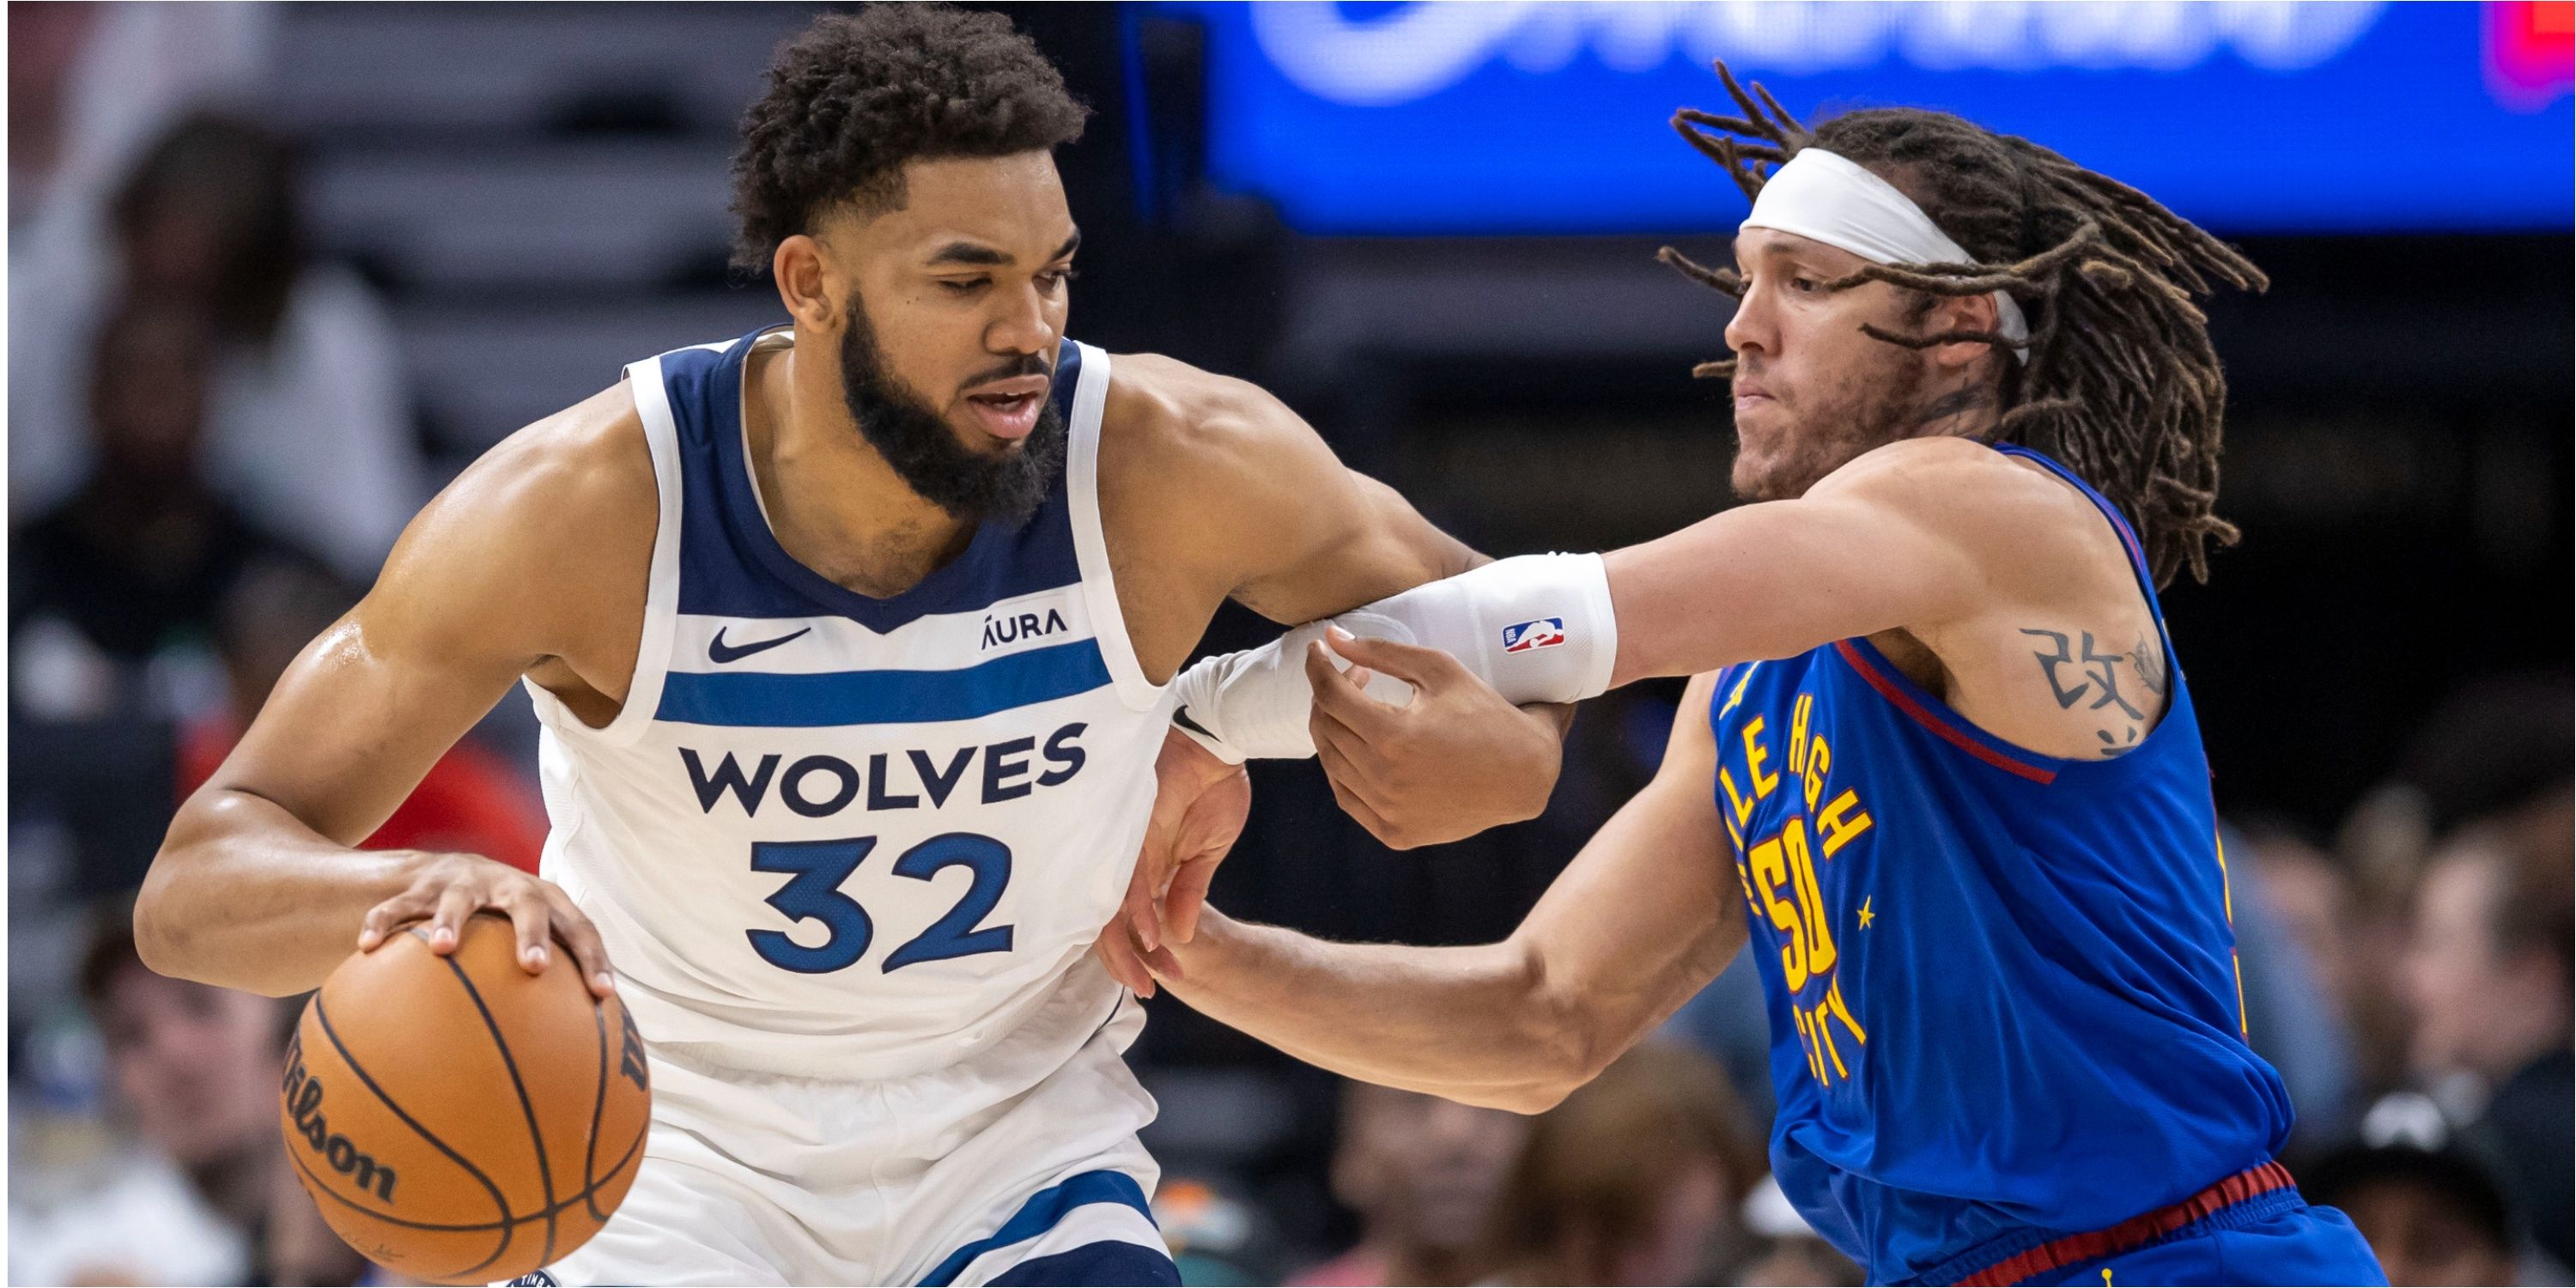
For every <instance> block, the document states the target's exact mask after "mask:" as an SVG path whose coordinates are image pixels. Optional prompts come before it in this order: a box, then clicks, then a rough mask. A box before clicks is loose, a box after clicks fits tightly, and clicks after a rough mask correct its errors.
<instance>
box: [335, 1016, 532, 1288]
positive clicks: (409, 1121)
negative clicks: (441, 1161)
mask: <svg viewBox="0 0 2576 1288" xmlns="http://www.w3.org/2000/svg"><path fill="white" fill-rule="evenodd" d="M313 1018H314V1019H315V1020H316V1021H318V1022H320V1024H321V1025H322V1036H324V1037H326V1038H329V1039H331V1049H332V1050H334V1051H337V1052H339V1053H340V1063H342V1064H344V1065H347V1066H348V1067H349V1072H351V1073H354V1074H356V1075H358V1081H359V1082H360V1083H362V1084H364V1085H365V1086H366V1088H367V1090H368V1091H371V1092H373V1093H375V1097H376V1100H377V1101H378V1102H379V1103H381V1104H383V1105H384V1107H385V1108H387V1109H390V1110H392V1111H393V1113H394V1117H396V1118H399V1119H402V1121H403V1125H404V1126H406V1127H409V1128H411V1129H412V1130H413V1131H415V1132H418V1133H419V1134H420V1138H421V1139H422V1140H425V1141H428V1142H429V1143H430V1145H431V1146H432V1147H434V1148H435V1149H437V1150H438V1152H439V1153H442V1154H445V1155H447V1156H448V1157H449V1158H451V1159H454V1160H456V1165H457V1166H458V1167H462V1168H464V1169H465V1172H466V1174H467V1175H469V1176H472V1177H473V1178H474V1180H475V1182H476V1183H477V1184H480V1185H481V1186H482V1187H483V1188H484V1189H485V1190H487V1191H490V1193H491V1195H492V1206H494V1207H496V1208H499V1209H500V1211H501V1220H502V1225H501V1230H502V1234H501V1243H500V1246H499V1247H496V1248H494V1249H492V1255H491V1256H488V1257H485V1258H483V1259H482V1260H481V1261H478V1262H475V1263H474V1264H473V1265H470V1266H467V1267H466V1268H465V1269H463V1270H460V1271H458V1272H457V1274H458V1275H459V1276H463V1275H467V1274H471V1273H473V1272H474V1271H477V1270H480V1269H482V1268H483V1267H485V1266H488V1265H490V1264H492V1263H493V1262H495V1261H498V1260H500V1259H501V1254H502V1253H504V1252H507V1251H509V1250H510V1238H511V1235H510V1233H509V1232H510V1229H511V1227H512V1225H514V1224H515V1223H514V1222H511V1221H510V1219H509V1218H510V1197H509V1196H508V1195H506V1194H503V1193H502V1192H501V1187H500V1186H498V1185H495V1184H493V1183H492V1178H491V1177H490V1176H487V1175H485V1174H484V1172H483V1169H482V1168H479V1167H476V1166H475V1165H474V1164H473V1163H472V1162H471V1161H469V1160H468V1159H467V1158H466V1157H465V1156H464V1155H463V1154H460V1153H457V1152H456V1151H455V1150H454V1149H452V1148H450V1147H449V1146H448V1143H447V1142H446V1141H443V1140H440V1139H439V1138H438V1133H436V1132H433V1131H431V1130H430V1129H428V1128H427V1127H424V1126H422V1125H421V1124H420V1120H418V1119H416V1118H413V1117H412V1116H411V1115H410V1114H409V1113H407V1112H405V1111H404V1109H403V1107H402V1106H401V1105H398V1104H396V1103H394V1098H393V1097H392V1096H389V1095H387V1094H385V1089H384V1088H383V1087H380V1086H378V1085H376V1080H375V1078H374V1077H372V1076H370V1075H369V1074H368V1073H367V1071H366V1069H365V1068H364V1067H363V1066H361V1065H360V1064H359V1063H358V1057H356V1056H355V1055H352V1054H350V1052H349V1047H348V1044H347V1043H344V1042H342V1041H341V1040H340V1031H339V1030H338V1029H335V1028H333V1027H331V1013H330V1011H328V1010H326V1009H324V1007H323V1005H322V994H321V993H319V992H316V993H314V994H313ZM297 1041H298V1043H299V1044H300V1043H301V1042H302V1039H301V1038H299V1039H297ZM287 1153H288V1155H289V1156H290V1157H292V1156H294V1153H295V1151H293V1150H288V1151H287ZM303 1161H304V1160H303V1159H301V1158H297V1159H296V1162H297V1164H298V1165H299V1166H301V1165H302V1164H303ZM304 1170H305V1171H307V1172H310V1171H312V1170H313V1169H312V1168H310V1167H306V1168H305V1169H304ZM314 1179H316V1180H319V1179H321V1178H320V1177H319V1176H318V1175H317V1176H316V1177H315V1178H314ZM325 1188H328V1187H325ZM332 1197H334V1198H340V1200H341V1202H344V1203H347V1204H349V1206H351V1207H354V1208H357V1209H358V1210H359V1211H361V1212H366V1211H368V1210H369V1209H368V1208H367V1207H366V1206H365V1205H363V1204H360V1203H357V1202H355V1201H354V1200H350V1199H347V1198H341V1196H340V1195H338V1194H333V1195H332Z"/></svg>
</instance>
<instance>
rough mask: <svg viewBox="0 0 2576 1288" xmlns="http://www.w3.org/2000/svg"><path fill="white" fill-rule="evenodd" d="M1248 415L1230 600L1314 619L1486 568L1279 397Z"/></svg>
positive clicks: (1233, 504) (1231, 518)
mask: <svg viewBox="0 0 2576 1288" xmlns="http://www.w3.org/2000/svg"><path fill="white" fill-rule="evenodd" d="M1247 414H1248V415H1250V416H1252V417H1254V418H1256V419H1257V420H1259V421H1260V422H1261V423H1260V424H1259V425H1258V426H1257V427H1256V428H1255V429H1254V430H1253V431H1252V432H1251V433H1250V434H1248V435H1247V440H1248V446H1249V449H1250V451H1249V457H1250V459H1248V460H1247V461H1245V462H1243V463H1242V466H1243V468H1242V469H1241V470H1240V473H1239V475H1238V487H1237V488H1236V489H1235V490H1234V495H1233V496H1232V498H1231V500H1230V502H1229V503H1228V504H1227V515H1228V525H1229V526H1230V527H1232V528H1233V529H1234V531H1235V532H1236V533H1237V536H1238V546H1237V548H1238V549H1239V550H1240V551H1241V553H1242V555H1243V561H1242V565H1241V567H1240V569H1239V571H1238V574H1237V576H1236V578H1235V584H1234V588H1233V597H1234V598H1235V599H1236V600H1237V601H1238V602H1240V603H1242V604H1243V606H1244V607H1246V608H1250V609H1252V610H1253V611H1254V612H1257V613H1260V614H1261V615H1262V616H1264V617H1267V618H1269V619H1270V620H1272V621H1274V622H1281V623H1285V624H1290V625H1294V624H1298V623H1303V622H1311V621H1315V620H1318V619H1320V618H1325V617H1330V616H1333V615H1334V614H1336V613H1343V612H1348V611H1349V610H1351V609H1354V608H1357V607H1359V606H1360V605H1362V604H1367V603H1373V602H1375V601H1377V600H1381V599H1384V598H1386V597H1388V596H1390V595H1395V594H1400V593H1402V592H1404V591H1408V590H1411V589H1413V588H1414V587H1416V586H1419V585H1422V584H1423V583H1425V582H1432V581H1438V580H1440V579H1441V578H1443V577H1451V576H1455V575H1457V574H1459V573H1462V572H1465V571H1466V570H1467V569H1469V568H1471V567H1474V566H1475V565H1477V564H1479V563H1483V562H1485V560H1484V558H1483V557H1482V556H1480V555H1477V554H1476V553H1475V552H1473V551H1471V550H1469V549H1468V548H1467V547H1466V546H1465V545H1463V544H1461V543H1460V542H1459V541H1458V539H1457V538H1455V537H1452V536H1450V535H1449V534H1448V533H1445V532H1442V531H1441V530H1440V529H1439V528H1438V527H1436V526H1434V525H1433V524H1432V522H1431V521H1430V520H1429V519H1426V518H1424V517H1422V514H1421V512H1420V511H1418V510H1416V509H1414V508H1413V504H1412V503H1411V502H1409V501H1407V500H1405V499H1404V497H1403V495H1402V494H1401V493H1399V492H1397V491H1396V490H1395V489H1394V488H1392V487H1389V486H1387V485H1386V484H1384V483H1381V482H1379V481H1378V480H1376V479H1373V478H1370V477H1368V476H1367V475H1365V474H1361V473H1359V472H1358V471H1356V470H1353V469H1350V468H1349V467H1347V466H1345V465H1343V464H1342V463H1341V461H1340V460H1339V459H1337V458H1336V457H1335V456H1334V455H1333V452H1332V449H1331V448H1329V447H1327V446H1325V444H1324V441H1323V439H1322V438H1320V437H1319V436H1317V435H1316V433H1315V431H1314V429H1313V428H1312V427H1311V426H1309V425H1307V424H1306V422H1305V421H1304V420H1303V419H1300V418H1299V417H1298V416H1297V414H1296V413H1295V412H1292V411H1290V410H1288V408H1287V407H1285V406H1284V405H1281V404H1279V403H1278V402H1277V401H1276V400H1275V399H1269V398H1267V396H1266V395H1265V396H1264V397H1263V400H1262V402H1261V403H1260V404H1259V405H1256V406H1255V407H1253V408H1250V409H1248V411H1247Z"/></svg>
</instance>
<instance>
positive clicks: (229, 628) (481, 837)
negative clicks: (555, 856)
mask: <svg viewBox="0 0 2576 1288" xmlns="http://www.w3.org/2000/svg"><path fill="white" fill-rule="evenodd" d="M356 600H357V595H356V594H355V593H354V592H353V591H352V590H350V589H349V588H348V587H347V586H346V585H345V584H344V583H342V582H340V581H339V580H337V579H336V578H334V577H332V576H331V575H330V574H329V573H328V572H326V571H324V570H322V569H320V568H316V567H314V566H312V565H311V564H309V563H305V562H301V561H295V560H283V559H273V560H268V561H265V562H262V563H260V564H258V565H256V566H254V567H252V568H250V569H249V570H247V571H246V572H245V573H244V574H243V575H242V576H241V577H240V578H239V580H238V581H237V582H236V583H235V585H234V586H233V588H232V590H231V593H229V594H228V595H226V596H225V599H224V602H223V604H222V605H221V606H220V611H219V613H218V615H217V619H216V624H215V638H216V645H217V648H218V650H219V652H220V655H221V657H222V660H223V667H224V678H225V687H226V690H227V692H228V693H229V694H230V695H231V701H230V702H229V703H228V704H227V705H226V706H225V707H223V708H220V709H217V710H214V711H209V712H207V713H205V714H204V715H201V716H199V717H197V718H195V719H192V720H189V721H187V722H185V723H183V724H182V725H181V726H180V728H179V732H178V743H179V745H178V762H179V763H178V787H179V792H178V799H184V798H185V797H186V796H187V795H188V793H190V792H193V791H195V790H197V788H199V787H201V786H203V785H204V784H205V782H206V780H207V779H209V778H212V777H214V774H215V770H216V769H217V768H218V767H220V766H221V765H222V764H223V763H224V757H226V756H229V755H231V754H232V750H233V746H234V744H236V743H238V742H240V741H241V736H242V731H243V730H246V729H248V728H249V727H250V722H251V720H252V719H253V718H254V717H256V716H257V715H258V714H259V708H260V705H261V704H262V703H264V702H266V701H267V700H268V692H269V690H270V689H271V688H273V687H275V686H276V684H277V679H278V677H279V676H281V675H283V674H285V673H286V668H287V667H288V665H290V664H292V663H293V662H294V661H295V658H296V655H297V654H299V653H301V652H303V651H304V646H305V645H306V644H308V643H310V642H312V640H313V639H314V637H315V636H318V635H320V634H321V633H322V632H324V631H326V630H328V629H330V627H331V624H332V623H333V622H335V621H337V620H339V617H340V615H341V614H342V613H345V612H347V611H348V609H349V607H350V605H352V604H353V603H355V602H356ZM174 803H175V801H174ZM545 844H546V815H545V807H544V805H543V804H542V803H540V802H539V801H538V800H537V798H536V794H535V793H534V792H532V791H530V790H529V788H528V786H527V784H526V783H525V782H524V781H523V780H522V779H521V778H520V777H519V774H518V771H517V770H516V769H514V768H513V767H512V766H511V764H510V762H509V761H507V760H505V759H503V758H502V757H500V756H498V755H495V754H494V753H493V752H491V751H490V750H488V749H486V748H485V747H484V746H482V745H481V744H480V743H477V742H475V741H474V740H472V739H471V738H467V739H464V740H461V741H459V742H458V743H457V744H456V745H455V746H453V747H450V748H448V750H447V754H446V755H444V756H441V757H439V759H438V763H437V764H434V765H432V766H430V769H429V773H428V774H426V775H424V776H423V777H422V778H421V780H420V785H419V786H418V787H415V788H413V789H412V793H411V795H410V796H409V797H407V798H405V799H404V801H403V803H402V805H401V806H400V807H399V808H397V809H395V810H394V812H393V816H392V817H391V818H388V819H386V820H385V823H384V826H382V827H379V828H377V829H376V831H375V834H374V835H372V836H370V837H368V838H367V839H366V841H365V843H364V848H367V849H371V850H393V849H419V850H461V851H464V852H466V853H470V854H480V855H483V856H484V857H486V858H493V859H499V860H500V861H502V862H503V863H507V864H509V865H511V866H512V867H516V868H520V869H523V870H526V871H529V872H534V871H536V870H537V860H538V857H539V856H540V855H541V854H542V853H543V852H544V850H545Z"/></svg>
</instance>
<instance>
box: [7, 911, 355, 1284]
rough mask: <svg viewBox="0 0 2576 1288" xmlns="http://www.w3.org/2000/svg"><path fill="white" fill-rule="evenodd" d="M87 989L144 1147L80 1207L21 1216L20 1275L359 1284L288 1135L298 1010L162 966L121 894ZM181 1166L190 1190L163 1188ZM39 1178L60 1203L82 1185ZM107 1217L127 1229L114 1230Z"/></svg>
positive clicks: (98, 938) (96, 938)
mask: <svg viewBox="0 0 2576 1288" xmlns="http://www.w3.org/2000/svg"><path fill="white" fill-rule="evenodd" d="M80 986H81V995H82V998H83V1000H84V1001H85V1002H86V1004H87V1005H88V1007H89V1009H90V1013H91V1016H92V1017H93V1019H94V1020H95V1022H96V1023H97V1025H98V1028H99V1031H100V1033H101V1035H102V1036H103V1038H104V1039H105V1045H106V1056H107V1063H106V1081H107V1083H108V1085H109V1088H110V1090H111V1091H112V1093H113V1096H112V1098H113V1100H114V1102H115V1104H116V1105H117V1106H118V1108H119V1109H120V1110H121V1111H122V1113H123V1114H124V1115H125V1116H126V1117H127V1118H128V1119H129V1120H130V1122H131V1125H132V1127H133V1130H134V1134H135V1136H136V1137H137V1139H138V1142H139V1144H140V1146H141V1147H142V1151H143V1153H142V1155H141V1156H139V1157H131V1158H128V1159H126V1160H123V1166H121V1167H119V1168H117V1169H115V1170H114V1171H113V1173H112V1177H113V1179H110V1180H108V1181H107V1182H105V1184H104V1185H103V1186H102V1187H101V1188H100V1189H99V1190H98V1191H95V1192H92V1193H89V1194H86V1195H84V1196H82V1198H81V1199H80V1201H78V1202H67V1203H63V1204H61V1206H60V1207H59V1208H57V1209H56V1210H55V1211H53V1212H51V1213H49V1214H48V1215H47V1216H45V1217H41V1218H35V1219H32V1220H30V1221H29V1222H28V1223H27V1224H25V1225H22V1224H21V1223H20V1221H18V1220H16V1219H13V1220H12V1221H11V1222H10V1236H11V1239H10V1242H11V1248H10V1257H11V1269H12V1278H13V1279H18V1278H19V1272H20V1271H21V1270H22V1269H23V1270H26V1271H30V1272H34V1271H36V1270H37V1268H38V1267H43V1270H44V1272H45V1273H44V1279H51V1280H52V1281H53V1282H90V1283H117V1282H124V1283H134V1282H146V1283H149V1282H188V1281H191V1280H193V1281H199V1282H223V1283H255V1284H293V1283H331V1282H337V1283H351V1282H354V1281H355V1280H356V1278H357V1276H358V1275H360V1274H361V1273H362V1272H363V1271H364V1270H365V1269H366V1264H365V1262H364V1261H363V1259H361V1258H360V1257H359V1256H358V1254H357V1253H355V1252H354V1251H352V1250H350V1248H349V1247H348V1246H347V1245H346V1244H344V1243H342V1242H341V1241H340V1240H339V1238H338V1237H337V1236H335V1235H333V1234H332V1233H331V1232H330V1229H329V1227H327V1226H325V1225H324V1224H323V1222H322V1214H321V1213H320V1212H319V1211H318V1210H316V1209H315V1207H314V1205H313V1200H312V1198H311V1197H310V1196H309V1195H307V1194H306V1193H305V1192H304V1189H303V1187H302V1186H301V1185H300V1184H298V1183H297V1181H296V1179H295V1177H294V1174H293V1172H292V1170H291V1168H290V1167H289V1165H288V1162H287V1157H286V1150H285V1146H284V1144H283V1139H282V1137H281V1136H280V1134H279V1132H278V1125H277V1070H278V1062H279V1057H280V1052H281V1051H283V1049H284V1047H285V1034H286V1030H287V1026H288V1024H289V1023H290V1022H291V1020H292V1017H293V1014H294V1010H293V1008H292V1006H290V1005H289V1004H287V1003H284V1002H280V1001H278V1000H275V999H272V998H266V997H260V996H257V995H255V994H251V993H240V992H234V991H232V990H229V989H221V988H214V987H211V986H208V985H204V984H195V983H189V982H186V981H183V980H174V979H166V978H164V977H162V976H159V975H155V974H153V973H152V972H151V971H150V970H148V969H146V968H145V967H144V965H143V962H142V959H141V958H139V957H137V956H136V955H135V951H134V938H133V928H132V921H131V911H130V905H128V904H125V903H124V902H123V901H114V902H112V903H111V904H109V905H108V906H106V907H105V908H103V909H102V910H101V913H100V916H99V918H98V922H97V925H96V928H95V929H94V930H93V932H92V938H91V941H90V944H89V947H88V951H87V952H86V954H85V955H84V956H83V959H82V963H81V971H80ZM171 1169H175V1171H176V1172H177V1173H178V1175H179V1176H180V1177H182V1178H184V1179H185V1181H186V1186H185V1190H184V1192H181V1193H173V1192H171V1191H169V1190H168V1189H167V1188H166V1186H157V1185H156V1184H155V1181H156V1179H157V1178H159V1177H163V1176H166V1175H167V1173H168V1171H169V1170H171ZM14 1170H16V1169H14V1168H13V1171H14ZM37 1188H38V1189H39V1190H41V1191H44V1192H47V1193H48V1194H49V1195H50V1196H52V1197H55V1198H57V1199H60V1198H64V1197H67V1195H65V1194H64V1191H65V1190H67V1189H69V1188H71V1187H69V1186H65V1185H63V1184H61V1183H60V1178H51V1177H49V1178H44V1179H43V1180H41V1181H40V1183H39V1185H38V1186H37ZM156 1209H157V1210H156ZM105 1214H113V1215H114V1216H115V1217H117V1218H121V1219H122V1220H124V1221H127V1222H130V1224H126V1225H125V1226H124V1227H123V1228H122V1229H120V1230H118V1231H116V1232H115V1233H116V1236H117V1237H115V1238H114V1239H103V1238H102V1233H103V1232H102V1231H100V1230H99V1229H97V1228H96V1227H97V1224H98V1222H99V1220H100V1218H101V1216H102V1215H105ZM13 1216H14V1214H13ZM209 1218H211V1219H209ZM138 1231H148V1232H149V1235H150V1237H148V1238H138V1237H136V1234H137V1232H138ZM22 1240H25V1241H28V1242H29V1243H31V1244H32V1246H30V1247H27V1248H21V1247H20V1246H18V1245H19V1244H20V1242H21V1241H22ZM44 1279H39V1280H37V1281H39V1282H42V1281H44Z"/></svg>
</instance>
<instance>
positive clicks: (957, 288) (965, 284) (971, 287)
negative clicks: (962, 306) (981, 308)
mask: <svg viewBox="0 0 2576 1288" xmlns="http://www.w3.org/2000/svg"><path fill="white" fill-rule="evenodd" d="M992 280H993V279H991V278H989V277H969V278H955V277H943V278H939V279H938V282H939V289H941V290H943V291H946V292H948V293H949V294H951V295H970V294H973V293H974V292H976V291H980V290H982V289H984V287H985V286H986V285H987V284H989V283H990V282H991V281H992Z"/></svg>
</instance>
